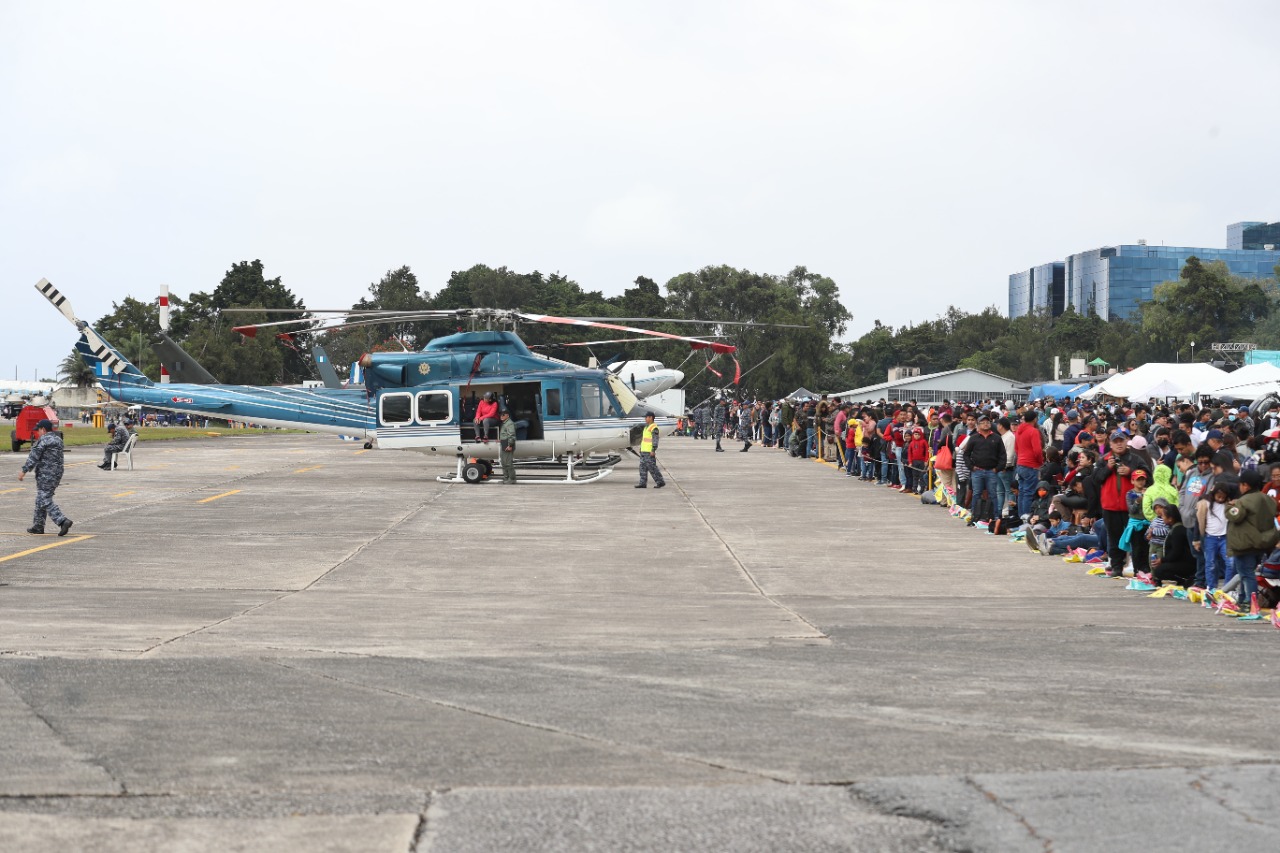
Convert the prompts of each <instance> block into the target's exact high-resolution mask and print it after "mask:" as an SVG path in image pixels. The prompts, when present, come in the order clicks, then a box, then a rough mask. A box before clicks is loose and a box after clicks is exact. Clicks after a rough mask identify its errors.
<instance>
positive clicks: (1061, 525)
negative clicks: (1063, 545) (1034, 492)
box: [1027, 510, 1078, 556]
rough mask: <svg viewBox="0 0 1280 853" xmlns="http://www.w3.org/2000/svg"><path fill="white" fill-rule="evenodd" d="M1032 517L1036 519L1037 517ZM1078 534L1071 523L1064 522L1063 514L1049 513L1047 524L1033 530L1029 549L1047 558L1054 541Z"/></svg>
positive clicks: (1028, 540) (1055, 511) (1028, 537)
mask: <svg viewBox="0 0 1280 853" xmlns="http://www.w3.org/2000/svg"><path fill="white" fill-rule="evenodd" d="M1032 517H1033V518H1034V517H1035V516H1032ZM1076 532H1078V531H1076V530H1075V529H1073V528H1072V526H1071V523H1070V522H1068V521H1064V520H1063V518H1062V513H1060V512H1058V511H1057V510H1054V511H1053V512H1051V513H1049V515H1048V517H1047V518H1046V519H1045V523H1042V524H1039V525H1036V526H1035V527H1033V528H1032V529H1031V532H1030V534H1029V535H1028V536H1027V547H1028V548H1030V549H1031V550H1033V551H1039V552H1040V553H1041V554H1044V555H1046V556H1047V555H1048V554H1049V552H1050V550H1051V549H1052V546H1053V540H1054V539H1056V538H1058V537H1059V536H1068V535H1070V534H1073V533H1076Z"/></svg>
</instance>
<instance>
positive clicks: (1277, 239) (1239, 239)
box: [1227, 222, 1280, 251]
mask: <svg viewBox="0 0 1280 853" xmlns="http://www.w3.org/2000/svg"><path fill="white" fill-rule="evenodd" d="M1267 246H1271V247H1272V248H1274V249H1280V222H1271V223H1266V222H1236V223H1234V224H1232V225H1228V226H1227V248H1228V249H1252V250H1254V251H1265V250H1266V248H1267Z"/></svg>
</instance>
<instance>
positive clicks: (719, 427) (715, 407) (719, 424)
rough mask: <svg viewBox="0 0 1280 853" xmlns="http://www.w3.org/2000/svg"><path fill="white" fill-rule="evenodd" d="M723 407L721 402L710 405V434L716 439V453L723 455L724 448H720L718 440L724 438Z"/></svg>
mask: <svg viewBox="0 0 1280 853" xmlns="http://www.w3.org/2000/svg"><path fill="white" fill-rule="evenodd" d="M724 405H725V404H724V402H723V401H721V400H716V401H715V402H714V403H712V404H711V434H712V435H714V436H715V439H716V453H724V448H723V447H721V446H720V439H721V438H722V437H723V436H724V417H725V409H724Z"/></svg>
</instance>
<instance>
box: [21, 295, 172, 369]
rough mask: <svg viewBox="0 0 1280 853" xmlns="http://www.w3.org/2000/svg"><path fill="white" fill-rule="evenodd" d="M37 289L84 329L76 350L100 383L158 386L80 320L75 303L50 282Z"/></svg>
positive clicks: (72, 321)
mask: <svg viewBox="0 0 1280 853" xmlns="http://www.w3.org/2000/svg"><path fill="white" fill-rule="evenodd" d="M36 290H38V291H40V295H41V296H43V297H44V298H45V299H47V300H49V304H51V305H52V306H53V307H54V308H57V309H58V312H59V313H60V314H62V316H64V317H66V318H67V319H68V320H70V321H71V324H72V325H73V326H75V327H76V328H77V329H79V330H80V340H79V342H77V343H76V350H77V351H79V353H80V355H81V356H83V357H84V360H85V362H86V363H88V364H89V365H90V366H91V367H93V369H94V372H95V373H96V374H97V375H98V377H99V379H100V380H102V381H107V380H110V381H113V382H116V383H118V384H124V385H152V384H154V383H153V382H152V381H151V380H150V379H148V378H147V375H146V374H145V373H143V372H142V371H141V370H139V369H138V368H137V367H135V366H134V365H133V364H132V363H131V362H130V361H129V360H128V359H127V358H125V357H124V356H123V355H121V354H120V353H119V351H117V350H116V348H115V347H113V346H111V344H109V343H107V342H106V340H104V339H103V337H102V336H101V335H99V334H98V333H97V332H95V331H94V330H93V327H92V326H90V325H89V324H88V323H86V322H85V321H84V320H81V319H79V318H77V317H76V315H75V312H74V311H72V309H71V303H70V302H69V301H68V300H67V298H66V297H65V296H63V295H62V292H61V291H59V290H58V288H56V287H54V286H53V285H52V284H51V283H50V282H49V281H48V279H43V278H42V279H40V280H39V281H38V282H36Z"/></svg>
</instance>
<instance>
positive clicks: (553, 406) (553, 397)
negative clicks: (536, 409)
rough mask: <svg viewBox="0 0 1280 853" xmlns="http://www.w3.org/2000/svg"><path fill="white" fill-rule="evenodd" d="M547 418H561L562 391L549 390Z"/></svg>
mask: <svg viewBox="0 0 1280 853" xmlns="http://www.w3.org/2000/svg"><path fill="white" fill-rule="evenodd" d="M547 416H548V417H553V418H558V417H560V389H559V388H548V389H547Z"/></svg>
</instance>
